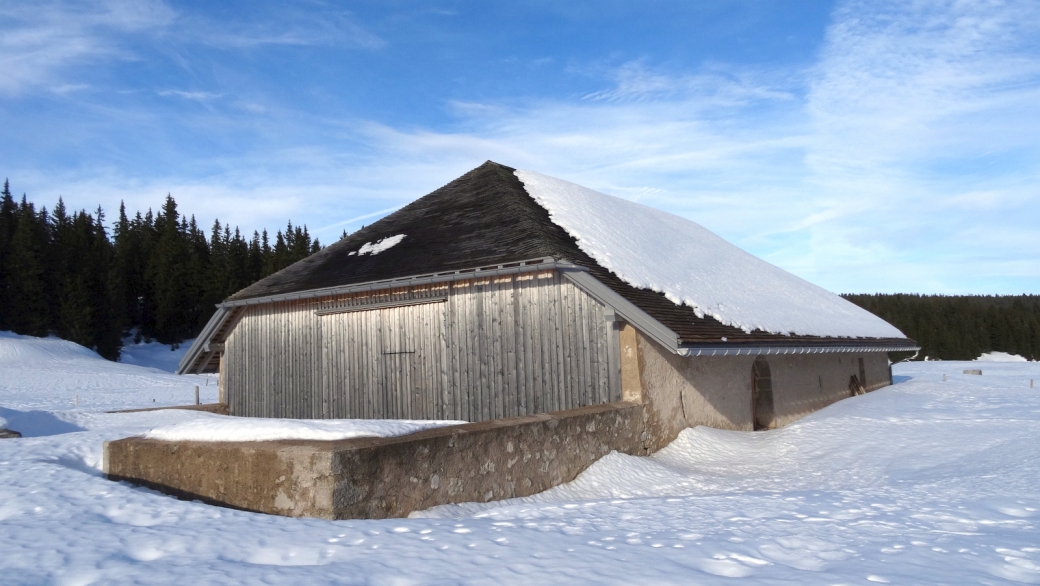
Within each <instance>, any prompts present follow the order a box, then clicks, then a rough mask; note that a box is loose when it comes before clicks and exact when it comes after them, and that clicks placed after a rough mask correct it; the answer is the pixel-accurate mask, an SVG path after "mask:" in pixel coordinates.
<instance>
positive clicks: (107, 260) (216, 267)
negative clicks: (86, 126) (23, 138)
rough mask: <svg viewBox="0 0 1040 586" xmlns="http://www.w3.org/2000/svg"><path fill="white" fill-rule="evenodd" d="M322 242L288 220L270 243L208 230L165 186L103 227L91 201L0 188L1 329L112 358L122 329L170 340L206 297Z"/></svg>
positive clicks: (194, 322) (200, 316)
mask: <svg viewBox="0 0 1040 586" xmlns="http://www.w3.org/2000/svg"><path fill="white" fill-rule="evenodd" d="M320 249H321V244H320V243H319V242H318V240H317V239H314V240H311V237H310V235H309V234H308V233H307V227H306V226H304V227H302V228H301V227H298V226H297V227H294V226H293V225H292V222H289V224H288V226H287V227H286V229H285V232H282V231H281V230H279V231H278V232H277V234H276V235H275V238H274V243H271V242H270V241H269V239H268V235H267V230H264V231H263V232H253V236H252V238H250V239H247V238H246V237H244V236H243V235H242V234H241V233H240V232H239V230H238V228H237V227H236V228H235V229H234V230H233V231H232V230H231V228H230V227H229V226H225V225H221V223H220V221H219V220H217V221H215V222H214V223H213V226H212V228H211V229H210V231H209V236H208V237H207V235H206V233H205V232H204V230H203V229H201V228H199V226H198V225H197V224H196V223H195V217H194V216H191V217H190V218H189V217H186V216H185V215H183V214H181V213H180V212H178V210H177V203H176V202H175V201H174V199H173V197H172V196H169V195H168V196H167V197H166V201H165V202H164V203H163V205H162V208H161V209H160V210H159V211H158V212H157V213H154V214H153V213H152V211H151V210H148V211H147V212H146V213H145V214H143V215H142V214H141V213H140V212H137V213H136V214H134V215H133V216H132V217H131V216H128V215H127V212H126V209H125V207H124V206H123V205H120V207H119V217H118V219H117V220H116V221H115V222H114V224H113V225H112V227H111V231H110V230H109V228H108V227H107V226H106V225H105V215H104V212H103V211H102V209H101V208H100V207H98V209H97V210H95V211H94V212H93V213H88V212H86V211H83V210H81V211H78V212H77V211H69V210H68V209H66V207H65V204H64V202H63V201H62V200H61V199H60V198H59V199H58V203H57V205H55V206H54V209H53V210H52V211H47V209H46V208H44V207H41V208H39V209H37V208H36V206H35V205H34V204H33V203H32V202H30V201H28V200H27V198H26V197H25V195H23V196H22V198H21V201H20V202H18V201H16V200H15V199H14V198H13V197H12V196H11V190H10V187H9V184H8V182H6V181H5V182H4V189H3V192H2V194H0V330H12V331H14V332H16V333H19V334H28V335H33V336H45V335H48V334H55V335H57V336H59V337H61V338H64V339H66V340H71V341H73V342H76V343H78V344H82V345H83V346H86V347H88V348H93V349H95V350H96V351H97V352H98V353H99V354H100V355H102V356H104V357H105V358H109V359H112V360H115V359H118V357H119V351H120V348H121V347H122V341H123V338H124V336H126V335H127V334H128V333H129V332H131V331H136V333H137V335H138V336H139V337H141V338H145V339H155V340H158V341H159V342H162V343H164V344H177V343H180V342H182V341H184V340H185V339H188V338H192V337H194V336H196V335H197V334H198V332H199V331H200V330H201V329H202V327H203V326H204V325H205V323H206V321H207V320H208V319H209V318H210V316H211V315H212V314H213V311H214V305H215V304H216V303H219V302H220V301H222V300H223V299H225V298H226V297H228V296H229V295H231V294H232V293H235V292H236V291H238V290H240V289H242V288H243V287H246V286H247V285H249V284H251V283H253V282H254V281H256V280H258V279H260V278H262V277H265V276H267V275H270V274H271V273H274V272H276V271H279V270H281V269H283V268H285V267H287V266H289V265H290V264H292V263H294V262H296V261H298V260H300V259H302V258H304V257H306V256H307V255H309V254H311V253H313V252H316V251H318V250H320Z"/></svg>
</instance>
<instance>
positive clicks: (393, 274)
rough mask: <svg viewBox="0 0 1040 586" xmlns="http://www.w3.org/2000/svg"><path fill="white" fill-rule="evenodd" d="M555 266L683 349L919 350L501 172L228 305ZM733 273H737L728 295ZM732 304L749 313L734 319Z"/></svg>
mask: <svg viewBox="0 0 1040 586" xmlns="http://www.w3.org/2000/svg"><path fill="white" fill-rule="evenodd" d="M684 231H685V234H688V236H689V237H688V238H682V235H683V233H684ZM655 237H657V238H661V239H663V240H661V241H660V242H661V245H659V246H657V247H656V248H655V247H654V246H653V243H652V242H651V243H650V244H649V245H648V244H647V243H646V240H647V239H650V240H653V238H655ZM633 238H635V240H633ZM640 241H642V242H640ZM697 250H702V251H704V253H703V254H701V255H700V256H699V257H698V256H697V255H696V254H691V252H696V251H697ZM545 257H552V258H555V259H557V260H566V261H569V262H571V263H574V264H577V265H580V266H584V267H587V268H588V269H589V274H590V275H591V276H593V277H595V278H596V279H597V280H599V281H600V282H601V283H603V284H604V285H606V286H607V287H609V288H610V289H611V290H613V291H614V292H615V293H617V294H618V295H620V296H621V297H623V298H625V299H626V300H628V301H629V302H631V303H633V304H634V305H636V306H637V307H638V308H639V309H641V310H642V311H644V312H646V313H647V314H649V315H650V316H652V317H653V318H654V319H656V320H657V321H659V322H660V323H661V324H663V325H664V326H666V327H667V328H669V329H671V330H672V331H674V332H675V333H676V334H677V336H678V342H679V344H681V345H698V344H701V345H703V344H711V345H719V344H724V345H741V344H754V345H761V344H769V345H773V344H780V345H789V344H790V345H805V344H817V345H818V344H821V343H822V344H826V343H829V342H830V343H839V341H840V343H842V344H848V343H850V342H854V341H855V339H859V340H860V341H862V342H863V343H867V342H869V343H870V345H872V346H876V345H878V343H882V344H884V343H891V344H897V343H898V344H899V345H903V346H905V345H906V342H907V340H906V338H905V336H903V335H902V334H901V333H900V332H899V331H898V330H897V329H895V328H894V327H892V326H891V325H889V324H887V323H885V322H884V321H883V320H881V319H880V318H877V317H875V316H873V315H872V314H869V313H867V312H866V311H864V310H862V309H860V308H858V307H856V306H855V305H853V304H851V303H849V302H847V301H845V300H844V299H842V298H840V297H838V296H837V295H833V294H831V293H829V292H826V291H824V290H823V289H820V288H819V287H816V286H814V285H811V284H809V283H807V282H805V281H803V280H801V279H798V278H797V277H794V276H793V275H790V274H789V273H786V272H784V271H782V270H781V269H778V268H777V267H774V266H772V265H769V264H768V263H766V262H764V261H761V260H760V259H757V258H755V257H753V256H751V255H749V254H747V253H745V252H743V251H740V250H739V249H737V248H736V247H734V246H732V245H730V244H728V243H726V242H725V241H723V240H721V239H720V238H718V237H717V236H715V235H714V234H711V233H710V232H708V231H707V230H705V229H704V228H702V227H700V226H698V225H697V224H694V223H692V222H689V221H688V220H685V219H682V218H679V217H677V216H674V215H671V214H667V213H665V212H661V211H659V210H653V209H651V208H646V207H645V206H640V205H638V204H634V203H631V202H627V201H624V200H619V199H617V198H613V197H610V196H607V195H604V194H600V193H597V192H594V191H591V190H587V189H585V188H582V187H580V186H577V185H574V184H571V183H567V182H564V181H561V180H558V179H553V178H551V177H547V176H544V175H539V174H537V173H532V172H527V171H516V170H514V169H512V168H509V167H506V166H503V165H499V164H497V163H493V162H491V161H488V162H487V163H485V164H483V165H481V166H480V167H478V168H476V169H474V170H472V171H470V172H469V173H466V174H465V175H463V176H462V177H460V178H458V179H456V180H455V181H452V182H451V183H449V184H448V185H445V186H444V187H442V188H440V189H438V190H436V191H434V192H432V193H430V194H429V195H427V196H425V197H422V198H420V199H418V200H416V201H414V202H412V203H411V204H408V205H407V206H405V207H403V208H401V209H400V210H398V211H396V212H394V213H393V214H390V215H389V216H386V217H385V218H383V219H381V220H379V221H377V222H375V223H373V224H372V225H370V226H366V227H365V228H363V229H361V230H359V231H357V232H355V233H353V234H350V235H349V236H347V237H345V238H343V239H341V240H340V241H338V242H336V243H335V244H332V245H331V246H328V247H326V248H325V249H323V250H321V251H319V252H317V253H315V254H313V255H311V256H310V257H308V258H306V259H304V260H302V261H300V262H298V263H296V264H294V265H292V266H290V267H288V268H286V269H284V270H282V271H280V272H278V273H275V274H274V275H271V276H269V277H267V278H265V279H262V280H260V281H258V282H257V283H254V284H253V285H250V286H249V287H246V288H245V289H243V290H241V291H239V292H238V293H236V294H235V295H233V296H231V297H230V298H229V299H228V301H232V302H233V301H242V300H246V299H255V298H262V297H268V296H274V295H283V294H288V293H296V292H302V291H310V290H314V289H324V288H328V287H340V286H346V285H352V284H359V283H367V282H371V281H380V280H386V279H395V278H400V277H407V276H411V275H420V274H429V273H437V272H445V271H455V270H464V269H470V268H474V267H480V266H490V265H499V264H508V263H514V262H518V261H524V260H529V259H535V258H545ZM734 259H735V260H734ZM734 263H735V264H734ZM727 265H730V269H732V271H735V272H736V273H735V274H733V275H730V281H729V282H728V283H721V282H720V279H722V280H723V281H725V279H726V275H725V272H726V269H727ZM655 271H656V272H655ZM697 271H702V272H701V273H697ZM684 274H685V275H687V276H689V278H685V279H684V278H683V275H684ZM763 278H764V281H763ZM742 279H743V280H744V281H746V282H747V283H748V284H750V285H751V286H750V287H747V288H746V290H742V287H741V285H742V282H744V281H742ZM756 279H757V282H758V283H759V286H756V285H755V283H756ZM705 284H707V285H709V286H708V287H707V288H705V286H704V285H705ZM761 285H765V286H761ZM705 292H707V295H705V294H704V293H705ZM727 292H728V294H729V295H730V297H731V298H732V299H731V301H730V302H731V303H732V306H731V307H732V308H733V309H736V310H738V311H736V312H733V311H731V312H730V313H727V312H726V309H727V308H728V307H730V306H728V303H727V298H726V296H727ZM684 303H685V304H684ZM800 303H801V304H800ZM741 311H742V313H741ZM809 317H811V318H813V319H808V318H809ZM785 320H786V321H785ZM828 324H830V325H831V326H832V327H828ZM792 326H793V327H792ZM802 326H804V327H802ZM799 330H801V331H799ZM850 338H851V339H850Z"/></svg>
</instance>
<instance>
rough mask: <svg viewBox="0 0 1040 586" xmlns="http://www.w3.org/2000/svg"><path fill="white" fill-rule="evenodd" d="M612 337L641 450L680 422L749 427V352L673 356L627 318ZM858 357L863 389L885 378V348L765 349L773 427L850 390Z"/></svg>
mask: <svg viewBox="0 0 1040 586" xmlns="http://www.w3.org/2000/svg"><path fill="white" fill-rule="evenodd" d="M619 338H620V342H621V365H622V374H621V380H622V391H623V393H624V397H625V399H626V400H641V401H642V402H643V404H644V407H645V408H644V418H645V420H646V421H645V423H646V430H647V432H646V436H647V437H646V438H645V439H644V443H645V447H646V449H647V450H648V451H650V452H654V451H656V450H658V449H660V448H662V447H664V446H665V445H667V444H668V443H669V442H671V441H672V440H673V439H675V437H676V436H677V435H678V434H679V432H680V431H682V430H683V429H684V428H686V427H693V426H696V425H706V426H709V427H715V428H719V429H733V430H744V431H751V430H752V429H753V427H754V422H753V419H752V417H753V415H752V405H751V384H752V375H751V367H752V364H753V363H754V361H755V358H756V357H755V356H710V357H709V356H701V357H686V356H679V355H677V354H674V353H672V352H670V351H668V350H667V349H665V348H664V347H662V346H661V345H659V344H657V343H656V342H654V341H653V340H650V339H649V338H647V337H644V336H643V335H641V334H639V332H638V331H636V330H635V329H634V328H632V326H630V325H627V324H625V325H623V326H622V327H621V331H620V336H619ZM860 358H862V359H863V367H864V374H865V377H864V378H865V384H864V386H865V387H866V390H868V391H871V390H875V389H878V388H881V387H883V386H886V385H888V384H891V381H890V379H889V370H888V357H887V355H886V354H884V353H871V354H845V353H835V354H800V355H770V356H766V361H767V362H768V363H769V367H770V371H771V378H772V388H773V406H774V418H775V423H776V426H777V427H779V426H783V425H787V424H788V423H790V422H792V421H795V420H797V419H799V418H801V417H804V416H805V415H808V414H809V413H812V412H813V411H817V410H819V409H822V408H823V407H826V406H827V405H830V404H831V403H834V402H835V401H840V400H841V399H844V398H846V397H849V396H851V392H850V390H849V380H850V378H851V377H852V376H856V377H857V379H859V378H860V366H859V359H860ZM636 381H638V385H637V382H636Z"/></svg>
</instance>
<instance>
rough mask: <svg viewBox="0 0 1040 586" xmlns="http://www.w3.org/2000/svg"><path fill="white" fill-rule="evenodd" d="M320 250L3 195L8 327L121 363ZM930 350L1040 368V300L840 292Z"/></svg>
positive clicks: (295, 236) (191, 330)
mask: <svg viewBox="0 0 1040 586" xmlns="http://www.w3.org/2000/svg"><path fill="white" fill-rule="evenodd" d="M320 249H321V244H320V243H319V242H318V241H317V240H316V239H315V240H311V237H310V235H309V234H308V233H307V227H306V226H303V227H299V226H296V227H294V226H293V225H292V222H289V224H288V225H287V226H286V228H285V231H284V232H283V231H281V230H278V231H277V233H276V234H275V237H274V242H271V241H270V239H269V238H268V234H267V230H263V231H260V232H256V231H254V232H253V234H252V236H251V237H248V238H247V237H245V236H243V235H242V234H241V232H240V231H239V229H238V228H237V227H236V228H235V229H234V230H232V229H231V227H230V226H225V225H222V224H221V223H220V221H219V220H217V221H214V223H213V225H212V226H211V227H210V229H209V230H208V234H207V231H205V230H204V229H203V228H200V227H199V226H198V225H197V224H196V222H195V217H194V216H188V215H186V214H183V213H181V212H180V211H179V210H178V209H177V203H176V201H174V198H173V197H172V196H167V197H166V201H165V202H163V205H162V207H161V208H160V209H159V210H158V211H157V212H154V213H153V212H152V210H148V211H147V212H145V213H144V214H142V213H141V212H135V213H134V214H133V216H130V215H129V214H128V212H127V211H126V209H125V208H124V207H123V206H120V209H119V214H118V217H117V218H116V219H115V221H114V222H112V223H111V225H106V216H105V214H104V212H103V210H102V209H101V208H100V207H99V208H98V209H96V210H94V211H93V212H87V211H84V210H80V211H69V210H68V209H66V207H65V204H64V203H63V202H62V201H61V199H59V200H58V202H57V204H56V205H55V206H54V208H53V209H52V210H47V209H46V208H45V207H39V208H37V207H36V206H35V205H34V204H33V203H32V202H30V201H28V199H27V198H26V197H25V196H24V195H23V196H22V198H21V200H20V201H17V200H15V199H14V197H12V195H11V191H10V188H9V186H8V183H7V182H6V181H5V182H4V189H3V192H2V193H0V330H11V331H14V332H15V333H19V334H29V335H33V336H46V335H49V334H54V335H57V336H59V337H61V338H64V339H66V340H71V341H73V342H76V343H78V344H82V345H83V346H86V347H88V348H93V349H94V350H96V351H97V352H98V353H99V354H100V355H102V356H104V357H105V358H109V359H112V360H115V359H118V358H119V351H120V348H121V346H122V342H123V338H124V337H125V336H126V335H127V334H129V333H130V332H135V333H136V334H137V336H138V337H140V338H143V339H154V340H158V341H159V342H162V343H164V344H178V343H180V342H182V341H184V340H186V339H189V338H192V337H194V336H195V335H197V334H198V332H199V331H200V330H201V329H202V327H203V326H204V325H205V324H206V321H207V320H208V319H209V317H210V316H211V315H212V314H213V311H214V305H215V304H217V303H219V302H220V301H222V300H223V299H225V298H226V297H228V296H229V295H231V294H232V293H235V292H236V291H238V290H240V289H242V288H243V287H246V286H247V285H249V284H251V283H253V282H255V281H257V280H258V279H260V278H262V277H266V276H267V275H270V274H272V273H274V272H276V271H279V270H281V269H283V268H285V267H287V266H289V265H290V264H292V263H294V262H296V261H298V260H300V259H302V258H304V257H306V256H307V255H309V254H311V253H313V252H316V251H318V250H320ZM843 297H845V298H846V299H848V300H849V301H851V302H853V303H855V304H857V305H859V306H860V307H863V308H864V309H866V310H868V311H870V312H872V313H874V314H876V315H878V316H880V317H881V318H882V319H884V320H886V321H888V322H889V323H891V324H892V325H894V326H896V327H897V328H899V329H900V330H902V332H903V333H904V334H906V335H907V336H909V337H910V338H913V339H914V340H916V341H917V343H918V344H919V345H920V346H921V352H920V353H919V354H918V358H919V359H923V358H924V357H928V358H930V359H933V360H935V359H941V360H971V359H974V358H976V357H978V356H979V355H980V354H982V353H984V352H992V351H1000V352H1008V353H1011V354H1019V355H1021V356H1024V357H1026V358H1029V359H1031V360H1036V359H1040V296H1037V295H1018V296H980V295H970V296H945V295H908V294H875V295H855V294H847V295H843Z"/></svg>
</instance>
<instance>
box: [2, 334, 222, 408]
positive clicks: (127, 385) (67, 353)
mask: <svg viewBox="0 0 1040 586" xmlns="http://www.w3.org/2000/svg"><path fill="white" fill-rule="evenodd" d="M196 385H198V386H199V390H200V393H199V394H200V397H201V401H202V402H203V403H215V402H217V400H218V394H219V393H218V390H217V386H216V378H215V377H207V376H177V375H174V374H170V373H168V372H164V371H161V370H158V369H154V368H141V367H139V366H132V365H129V364H121V363H115V362H110V361H108V360H105V359H104V358H101V357H100V356H98V355H97V354H96V353H95V352H93V351H92V350H89V349H87V348H84V347H83V346H80V345H79V344H75V343H72V342H67V341H65V340H60V339H58V338H34V337H31V336H20V335H18V334H13V333H11V332H0V406H3V407H7V408H13V409H46V410H49V411H63V410H69V409H82V410H90V411H105V410H114V409H132V408H136V407H160V406H164V405H187V404H190V403H194V402H195V386H196ZM77 397H78V398H79V404H78V405H76V398H77Z"/></svg>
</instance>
